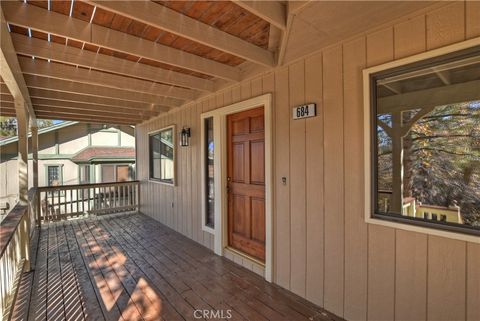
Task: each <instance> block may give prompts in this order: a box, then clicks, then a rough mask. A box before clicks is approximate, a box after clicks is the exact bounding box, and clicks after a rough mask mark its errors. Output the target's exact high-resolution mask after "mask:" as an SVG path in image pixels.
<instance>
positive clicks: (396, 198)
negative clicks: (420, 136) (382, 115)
mask: <svg viewBox="0 0 480 321" xmlns="http://www.w3.org/2000/svg"><path fill="white" fill-rule="evenodd" d="M402 168H403V144H402V113H401V112H395V113H392V199H391V204H390V210H392V211H393V212H395V213H398V214H403V213H402V210H403V170H402Z"/></svg>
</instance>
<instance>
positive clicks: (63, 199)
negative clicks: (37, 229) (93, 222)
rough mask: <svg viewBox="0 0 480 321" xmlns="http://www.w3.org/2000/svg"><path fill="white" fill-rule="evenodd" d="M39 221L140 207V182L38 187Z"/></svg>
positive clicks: (124, 210) (130, 209) (123, 210)
mask: <svg viewBox="0 0 480 321" xmlns="http://www.w3.org/2000/svg"><path fill="white" fill-rule="evenodd" d="M38 204H39V205H38V206H39V210H38V221H39V222H40V221H42V220H43V221H58V220H63V219H68V218H71V217H78V216H82V215H89V214H95V215H102V214H110V213H117V212H127V211H135V210H138V208H139V204H140V182H139V181H126V182H112V183H93V184H78V185H62V186H46V187H39V188H38Z"/></svg>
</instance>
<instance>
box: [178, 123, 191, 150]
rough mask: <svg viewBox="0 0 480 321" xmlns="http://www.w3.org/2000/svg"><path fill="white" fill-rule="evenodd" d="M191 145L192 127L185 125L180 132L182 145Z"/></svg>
mask: <svg viewBox="0 0 480 321" xmlns="http://www.w3.org/2000/svg"><path fill="white" fill-rule="evenodd" d="M188 145H190V128H189V127H186V128H185V127H183V128H182V132H181V133H180V146H182V147H185V146H188Z"/></svg>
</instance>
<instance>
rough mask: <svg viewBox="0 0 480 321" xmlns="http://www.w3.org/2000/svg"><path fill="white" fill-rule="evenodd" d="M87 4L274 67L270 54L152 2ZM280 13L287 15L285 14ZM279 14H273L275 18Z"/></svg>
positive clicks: (91, 1)
mask: <svg viewBox="0 0 480 321" xmlns="http://www.w3.org/2000/svg"><path fill="white" fill-rule="evenodd" d="M88 2H90V3H91V4H93V5H94V6H97V7H100V8H103V9H105V10H107V11H111V12H114V13H117V14H119V15H122V16H124V17H128V18H131V19H134V20H137V21H140V22H143V23H145V24H147V25H151V26H154V27H156V28H159V29H162V30H165V31H167V32H170V33H173V34H175V35H178V36H180V37H183V38H186V39H190V40H192V41H195V42H198V43H201V44H202V45H205V46H208V47H211V48H215V49H218V50H221V51H223V52H227V53H229V54H231V55H234V56H237V57H241V58H243V59H245V60H248V61H251V62H254V63H257V64H260V65H263V66H267V67H272V66H273V64H274V60H273V54H272V53H271V52H269V51H268V50H265V49H262V48H260V47H258V46H255V45H254V44H251V43H249V42H247V41H244V40H242V39H240V38H237V37H235V36H232V35H231V34H229V33H227V32H223V31H221V30H219V29H217V28H214V27H212V26H209V25H207V24H205V23H203V22H201V21H198V20H195V19H193V18H190V17H189V16H186V15H182V14H180V13H178V12H176V11H174V10H172V9H170V8H168V7H165V6H160V5H158V4H156V3H154V2H152V1H98V0H89V1H88ZM278 4H279V3H278ZM279 5H280V4H279ZM266 6H267V7H268V9H276V8H277V6H275V5H274V3H273V2H272V5H266ZM265 9H267V8H265ZM280 9H281V8H280ZM277 11H280V13H282V12H283V13H284V10H283V11H282V10H277ZM277 11H274V12H273V13H274V14H275V13H277Z"/></svg>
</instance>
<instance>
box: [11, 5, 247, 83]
mask: <svg viewBox="0 0 480 321" xmlns="http://www.w3.org/2000/svg"><path fill="white" fill-rule="evenodd" d="M2 6H3V10H4V13H5V17H6V19H7V21H8V22H10V23H13V24H15V25H19V26H22V27H26V28H31V29H34V30H38V31H42V32H46V33H51V34H54V35H58V36H62V37H65V38H69V39H73V40H76V41H81V42H86V43H89V44H93V45H96V46H100V47H104V48H108V49H111V50H115V51H120V52H124V53H127V54H131V55H135V56H139V57H142V58H146V59H151V60H155V61H159V62H163V63H166V64H169V65H173V66H177V67H181V68H184V69H189V70H193V71H196V72H199V73H203V74H207V75H211V76H215V77H219V78H222V79H226V80H232V81H240V79H241V72H240V70H239V69H238V68H235V67H231V66H228V65H225V64H222V63H219V62H216V61H213V60H210V59H206V58H202V57H200V56H197V55H194V54H190V53H188V52H185V51H182V50H179V49H175V48H172V47H168V46H165V45H161V44H158V43H154V42H152V41H148V40H145V39H142V38H139V37H135V36H132V35H129V34H126V33H123V32H120V31H116V30H112V29H109V28H105V27H102V26H98V25H95V24H90V23H88V22H85V21H82V20H78V19H74V18H71V17H68V16H65V15H62V14H59V13H56V12H52V11H48V10H45V9H42V8H38V7H35V6H32V5H28V4H24V3H21V2H16V1H15V2H14V1H7V2H2ZM66 26H68V27H66Z"/></svg>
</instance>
